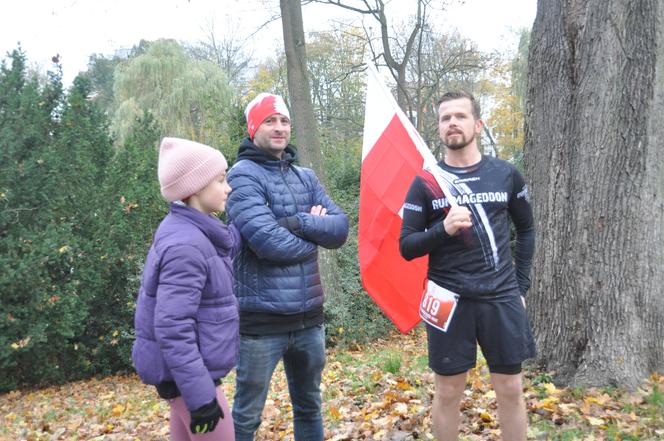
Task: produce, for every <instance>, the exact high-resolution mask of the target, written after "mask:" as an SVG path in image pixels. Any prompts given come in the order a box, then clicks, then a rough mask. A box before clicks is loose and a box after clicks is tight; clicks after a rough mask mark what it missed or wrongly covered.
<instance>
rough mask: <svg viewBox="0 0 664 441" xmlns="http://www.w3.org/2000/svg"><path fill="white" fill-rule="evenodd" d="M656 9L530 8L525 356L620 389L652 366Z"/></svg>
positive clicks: (659, 206)
mask: <svg viewBox="0 0 664 441" xmlns="http://www.w3.org/2000/svg"><path fill="white" fill-rule="evenodd" d="M663 22H664V5H663V4H662V3H661V2H657V1H652V0H635V1H633V0H607V1H603V2H600V1H596V0H580V1H577V2H572V3H570V2H566V1H562V0H550V1H546V2H544V1H540V2H539V3H538V10H537V16H536V19H535V24H534V27H533V30H532V36H531V42H530V53H529V60H528V105H527V110H526V145H525V165H526V173H527V177H528V180H529V181H530V182H531V198H532V200H533V203H534V205H535V219H536V223H537V229H538V235H537V251H536V255H535V260H534V278H533V285H532V290H531V292H532V295H531V296H529V299H528V307H529V310H530V315H531V320H532V323H533V326H534V328H535V335H536V338H537V343H538V348H539V361H540V362H541V363H542V365H543V366H544V367H545V368H546V369H548V370H553V371H555V372H556V373H557V374H558V375H559V376H560V379H562V380H566V381H570V382H572V383H575V384H582V385H626V386H631V387H634V386H636V385H637V384H638V383H639V382H640V381H641V380H642V379H643V378H645V377H646V376H647V375H649V374H651V373H653V372H659V373H662V372H664V347H663V346H662V342H663V341H664V320H662V317H664V301H663V300H662V299H663V298H664V297H663V296H662V287H663V286H664V247H663V246H662V243H664V222H663V221H662V219H664V191H663V189H664V170H663V167H664V148H663V146H662V140H663V139H664V125H663V124H661V121H659V120H660V118H661V115H662V113H663V111H664V89H663V88H664V70H663V69H662V63H663V62H664V28H663V27H662V25H661V24H662V23H663Z"/></svg>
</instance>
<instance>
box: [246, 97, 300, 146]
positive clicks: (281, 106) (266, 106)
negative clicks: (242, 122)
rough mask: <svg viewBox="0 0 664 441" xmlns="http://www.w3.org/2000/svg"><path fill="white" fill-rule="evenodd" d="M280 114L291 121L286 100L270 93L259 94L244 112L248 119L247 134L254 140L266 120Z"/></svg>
mask: <svg viewBox="0 0 664 441" xmlns="http://www.w3.org/2000/svg"><path fill="white" fill-rule="evenodd" d="M275 113H278V114H280V115H284V116H285V117H286V118H288V119H290V114H289V113H288V108H287V107H286V103H285V102H284V99H283V98H282V97H280V96H279V95H272V94H270V93H259V94H258V95H257V96H256V98H254V99H253V100H251V102H250V103H249V104H248V105H247V109H246V110H245V111H244V116H245V117H246V118H247V132H248V133H249V138H251V139H254V134H255V133H256V130H258V127H260V125H261V124H263V121H265V118H267V117H268V116H271V115H274V114H275Z"/></svg>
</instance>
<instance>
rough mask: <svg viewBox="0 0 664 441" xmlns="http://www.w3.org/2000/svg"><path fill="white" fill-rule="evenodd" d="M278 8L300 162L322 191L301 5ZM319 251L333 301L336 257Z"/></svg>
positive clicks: (285, 3)
mask: <svg viewBox="0 0 664 441" xmlns="http://www.w3.org/2000/svg"><path fill="white" fill-rule="evenodd" d="M280 7H281V21H282V25H283V31H284V47H285V51H286V65H287V77H288V92H289V95H290V101H291V103H290V104H291V110H292V111H293V126H294V127H295V138H296V140H297V146H298V148H297V153H298V157H299V162H300V164H302V165H304V166H305V167H309V168H312V169H313V170H314V171H315V172H316V175H317V176H318V179H319V180H320V181H321V184H322V185H323V187H325V188H328V185H327V184H328V182H327V174H326V173H325V168H324V166H323V155H322V153H321V148H320V141H319V139H318V126H317V125H316V120H315V118H314V109H313V105H312V102H311V90H310V88H309V79H308V75H307V55H306V47H305V41H304V24H303V21H302V4H301V2H300V0H280ZM320 250H321V252H320V253H319V265H320V274H321V280H322V283H323V287H324V288H325V291H326V293H327V295H328V296H329V297H328V298H332V299H333V298H334V297H335V295H336V294H337V293H340V291H341V284H340V283H339V277H338V274H339V270H338V265H337V260H336V255H335V252H334V251H333V250H326V249H323V248H320Z"/></svg>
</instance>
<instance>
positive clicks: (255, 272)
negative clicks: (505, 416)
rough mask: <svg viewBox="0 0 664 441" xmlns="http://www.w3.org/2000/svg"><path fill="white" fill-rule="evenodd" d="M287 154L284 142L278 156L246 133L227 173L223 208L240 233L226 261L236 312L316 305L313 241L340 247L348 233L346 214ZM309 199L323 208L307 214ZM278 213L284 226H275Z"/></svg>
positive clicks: (291, 309) (317, 285)
mask: <svg viewBox="0 0 664 441" xmlns="http://www.w3.org/2000/svg"><path fill="white" fill-rule="evenodd" d="M294 160H295V151H294V150H293V148H292V147H291V146H288V147H286V150H285V151H284V154H283V158H282V159H281V160H277V159H276V158H275V157H273V156H271V155H269V154H268V153H266V152H264V151H262V150H261V149H259V148H258V147H256V145H254V143H253V142H252V141H251V140H250V139H249V138H246V139H245V140H244V141H243V142H242V144H241V145H240V149H239V152H238V157H237V162H236V163H235V165H234V166H233V168H232V169H231V170H230V171H229V173H228V182H229V184H230V186H231V188H232V189H233V191H232V192H231V194H230V196H229V198H228V201H227V203H226V210H227V213H228V216H229V218H230V219H231V220H232V222H233V223H234V224H235V225H236V226H237V227H238V229H239V230H240V234H241V235H242V238H243V239H244V240H243V241H242V242H243V244H242V248H241V250H240V253H239V254H238V256H237V257H236V258H235V259H234V262H233V263H234V269H235V295H236V296H237V298H238V300H239V304H240V311H247V312H259V313H270V314H296V313H303V312H306V311H311V310H312V309H316V308H321V307H322V305H323V289H322V286H321V282H320V273H319V271H318V251H317V249H318V246H319V245H320V246H323V247H325V248H339V247H340V246H341V245H343V244H344V242H345V241H346V238H347V236H348V217H347V216H346V215H345V214H344V212H343V211H342V210H341V209H340V208H339V207H337V206H336V204H335V203H334V202H333V201H332V199H330V197H329V196H328V195H327V194H326V193H325V190H324V189H323V187H322V186H321V184H320V182H319V181H318V178H317V177H316V175H315V174H314V172H313V171H312V170H310V169H308V168H302V167H298V166H295V165H294V164H293V161H294ZM314 205H322V206H323V207H325V208H326V209H327V215H326V216H314V215H312V214H309V212H310V210H311V207H312V206H314ZM283 218H288V219H289V221H290V223H289V226H288V228H287V227H285V226H280V224H279V222H278V220H279V219H282V221H283ZM293 225H295V227H293Z"/></svg>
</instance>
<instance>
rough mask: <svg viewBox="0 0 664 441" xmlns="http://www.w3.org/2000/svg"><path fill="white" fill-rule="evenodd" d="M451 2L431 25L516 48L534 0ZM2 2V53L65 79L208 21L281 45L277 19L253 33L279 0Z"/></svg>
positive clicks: (259, 53) (322, 17) (264, 45)
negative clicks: (18, 54)
mask: <svg viewBox="0 0 664 441" xmlns="http://www.w3.org/2000/svg"><path fill="white" fill-rule="evenodd" d="M350 1H355V2H356V3H357V0H350ZM449 1H450V3H452V5H450V6H449V7H448V8H447V9H446V10H445V11H440V12H436V14H437V15H436V16H435V26H436V29H437V30H441V31H442V30H444V29H453V28H455V29H458V31H459V32H460V33H461V34H462V35H464V36H466V37H468V38H470V39H471V40H474V41H475V42H476V43H477V45H478V47H479V48H480V49H481V50H484V51H494V50H498V51H507V50H511V49H513V48H514V47H516V37H515V30H517V29H520V28H524V27H525V28H530V27H532V23H533V21H534V19H535V12H536V4H537V0H500V1H498V0H465V1H458V0H449ZM386 3H387V4H388V6H387V13H388V16H389V15H390V13H392V14H391V15H392V16H395V17H401V16H407V15H408V13H409V11H410V10H412V5H413V4H414V0H386ZM441 3H442V1H441ZM0 8H1V10H0V57H1V58H5V56H6V54H7V53H8V52H10V51H12V50H13V49H15V48H16V47H17V46H18V44H19V42H20V45H21V48H22V49H23V50H24V51H25V52H26V55H27V57H28V60H29V61H30V63H31V64H32V65H33V66H35V67H37V68H39V69H41V70H46V69H48V68H50V67H51V62H50V60H51V58H52V57H53V56H54V55H56V54H59V55H60V61H61V63H62V65H63V72H64V82H65V84H69V83H71V81H72V80H73V78H74V77H75V76H76V74H77V73H78V72H79V71H81V70H85V69H86V66H87V62H88V58H89V56H90V55H92V54H95V53H97V54H104V55H113V53H114V52H115V51H116V50H118V49H129V48H131V47H132V46H134V45H136V44H137V43H138V42H139V41H140V40H141V39H144V40H155V39H158V38H175V39H177V40H179V41H183V42H191V43H195V42H198V41H201V40H206V35H207V34H208V30H209V29H210V26H211V25H213V26H214V29H215V33H216V34H217V35H219V36H222V35H224V33H229V32H232V33H238V34H240V35H242V36H249V35H250V34H251V33H254V32H255V33H254V34H253V35H252V37H251V40H250V41H249V42H248V46H249V47H251V49H252V51H253V53H254V56H255V57H256V58H258V59H262V58H265V57H269V56H276V55H278V54H279V53H280V51H281V50H282V49H281V48H282V47H283V43H282V29H281V21H280V20H275V21H272V22H271V23H269V24H267V25H266V26H264V27H261V28H260V30H258V31H255V30H256V29H257V28H258V27H259V26H260V25H262V24H264V23H266V22H268V21H269V20H270V18H271V17H274V16H275V15H276V14H277V13H278V9H279V1H278V0H21V1H12V2H3V5H2V6H1V7H0ZM409 8H410V9H409ZM302 12H303V19H304V24H305V31H315V30H324V29H325V28H329V27H330V20H339V21H344V22H351V21H354V22H355V23H356V24H360V23H361V21H360V20H361V19H360V18H358V15H356V14H352V13H350V12H347V11H344V10H342V9H341V8H338V7H335V6H331V5H320V4H309V5H305V6H304V7H303V10H302ZM365 20H370V19H368V18H365Z"/></svg>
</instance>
